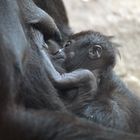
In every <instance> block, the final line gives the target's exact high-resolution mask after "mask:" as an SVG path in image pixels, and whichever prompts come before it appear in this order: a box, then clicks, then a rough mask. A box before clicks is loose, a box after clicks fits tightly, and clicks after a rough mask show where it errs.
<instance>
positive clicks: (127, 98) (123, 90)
mask: <svg viewBox="0 0 140 140" xmlns="http://www.w3.org/2000/svg"><path fill="white" fill-rule="evenodd" d="M109 38H110V37H107V36H104V35H102V34H100V33H98V32H93V31H85V32H81V33H77V34H74V35H72V36H70V37H69V39H68V41H66V42H65V43H64V47H63V48H62V49H60V50H59V51H56V52H55V55H54V56H55V57H56V58H57V59H58V58H61V60H62V61H59V65H60V66H63V67H64V68H65V69H66V72H69V73H64V74H62V75H61V76H60V74H59V76H58V77H61V78H58V79H57V78H56V77H57V76H56V77H55V76H54V77H53V78H52V79H55V78H56V80H54V81H55V84H56V85H57V88H59V89H60V87H61V90H64V89H66V90H67V91H68V92H64V94H65V95H64V96H66V97H67V95H66V94H71V89H74V87H78V89H81V90H76V89H75V90H76V91H77V92H75V94H76V95H77V96H75V98H73V101H72V102H70V103H69V104H68V105H67V107H68V108H69V109H70V110H72V112H74V113H76V114H77V115H79V116H81V117H86V118H87V119H89V120H91V121H94V122H97V123H99V124H102V125H104V126H106V127H111V128H116V129H119V130H123V131H127V132H132V133H139V132H140V127H139V126H140V125H139V124H140V104H139V103H140V101H139V99H137V98H136V97H135V95H133V94H132V93H131V91H130V90H129V89H128V88H127V87H126V86H125V84H124V83H123V82H122V81H121V80H120V79H119V77H118V76H117V75H116V74H115V73H114V71H113V68H114V66H115V64H116V55H117V53H118V51H117V49H116V48H115V47H113V45H114V44H113V43H111V42H110V39H109ZM77 69H78V70H77ZM85 69H88V70H90V71H92V74H93V75H92V74H91V73H90V71H88V70H85ZM52 75H54V74H53V73H52ZM63 78H64V80H62V79H63ZM92 79H94V80H93V81H92ZM88 80H89V82H88ZM61 81H62V82H61ZM68 83H69V84H68ZM81 83H82V84H81ZM60 85H61V86H60ZM62 85H64V86H62ZM66 85H67V86H66ZM71 85H72V86H71ZM84 85H85V87H84ZM95 85H96V86H95ZM89 87H90V88H89ZM95 87H96V88H95ZM88 89H89V90H88ZM68 100H69V98H68Z"/></svg>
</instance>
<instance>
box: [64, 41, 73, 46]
mask: <svg viewBox="0 0 140 140" xmlns="http://www.w3.org/2000/svg"><path fill="white" fill-rule="evenodd" d="M71 43H72V41H71V40H68V41H67V42H66V44H65V45H64V47H68V46H69V45H70V44H71Z"/></svg>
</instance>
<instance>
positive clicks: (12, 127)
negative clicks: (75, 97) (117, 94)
mask: <svg viewBox="0 0 140 140" xmlns="http://www.w3.org/2000/svg"><path fill="white" fill-rule="evenodd" d="M0 19H1V22H0V36H1V38H0V139H1V140H19V139H20V140H50V139H51V140H60V139H61V140H64V139H66V140H85V139H86V140H92V139H93V140H95V139H96V140H99V139H100V140H101V139H102V140H106V139H110V140H114V139H115V138H117V139H120V140H124V139H127V140H139V139H140V137H138V136H133V135H129V134H124V133H121V132H117V131H114V130H110V129H105V128H103V127H101V126H98V125H96V124H94V123H90V122H88V121H84V120H81V119H80V118H77V117H75V116H74V115H71V114H70V113H67V110H66V109H65V106H64V105H63V103H62V102H61V100H60V99H59V97H58V96H57V93H56V91H55V89H54V87H53V85H52V84H51V82H50V81H49V79H48V77H47V74H46V73H45V67H44V65H43V63H42V58H41V56H40V55H39V53H38V50H37V47H38V45H40V46H41V45H42V42H44V41H40V40H41V38H38V39H36V38H34V35H35V34H36V32H38V31H36V30H34V28H35V29H38V30H39V31H40V32H42V33H43V34H44V35H45V39H47V38H50V37H53V38H55V39H56V40H59V30H58V28H57V27H56V25H55V23H54V22H53V20H52V18H51V17H50V16H49V15H48V14H47V13H46V12H44V11H43V10H41V9H39V8H38V7H37V6H36V5H35V4H34V3H33V2H32V1H31V0H1V3H0ZM25 93H30V95H29V97H28V98H32V99H31V101H32V103H31V104H32V105H33V104H35V106H34V107H32V106H31V107H30V108H37V109H38V110H37V109H32V110H31V109H29V108H26V107H24V106H23V105H22V102H21V101H19V100H18V99H19V98H18V96H19V95H20V96H22V94H23V96H24V95H25ZM26 95H27V96H28V94H26ZM31 95H32V96H31ZM33 95H34V96H33ZM37 96H38V98H37ZM42 109H44V110H42ZM50 110H51V111H50ZM54 110H55V111H54Z"/></svg>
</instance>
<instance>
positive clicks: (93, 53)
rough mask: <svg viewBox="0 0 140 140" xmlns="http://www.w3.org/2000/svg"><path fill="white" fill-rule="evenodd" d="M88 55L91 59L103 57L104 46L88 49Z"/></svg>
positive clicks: (94, 46)
mask: <svg viewBox="0 0 140 140" xmlns="http://www.w3.org/2000/svg"><path fill="white" fill-rule="evenodd" d="M88 55H89V58H90V59H99V58H100V57H101V55H102V46H100V45H93V46H90V47H89V49H88Z"/></svg>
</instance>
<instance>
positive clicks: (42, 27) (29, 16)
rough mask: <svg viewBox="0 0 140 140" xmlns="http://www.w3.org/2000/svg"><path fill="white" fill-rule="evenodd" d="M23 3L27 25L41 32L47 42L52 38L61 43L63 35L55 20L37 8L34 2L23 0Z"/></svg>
mask: <svg viewBox="0 0 140 140" xmlns="http://www.w3.org/2000/svg"><path fill="white" fill-rule="evenodd" d="M22 2H23V5H24V7H22V9H23V14H24V17H25V21H26V23H28V24H30V25H32V26H33V27H34V28H36V29H38V30H39V31H41V32H42V33H43V35H44V39H45V40H48V39H50V38H52V39H54V40H56V41H60V40H61V33H60V31H59V29H58V27H57V26H56V24H55V22H54V20H53V18H52V17H51V16H50V15H48V14H47V13H46V12H45V11H43V10H42V9H40V8H39V7H37V5H35V3H34V2H33V1H32V0H23V1H22Z"/></svg>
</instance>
